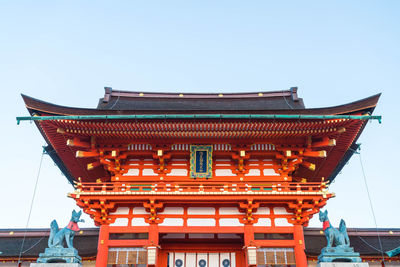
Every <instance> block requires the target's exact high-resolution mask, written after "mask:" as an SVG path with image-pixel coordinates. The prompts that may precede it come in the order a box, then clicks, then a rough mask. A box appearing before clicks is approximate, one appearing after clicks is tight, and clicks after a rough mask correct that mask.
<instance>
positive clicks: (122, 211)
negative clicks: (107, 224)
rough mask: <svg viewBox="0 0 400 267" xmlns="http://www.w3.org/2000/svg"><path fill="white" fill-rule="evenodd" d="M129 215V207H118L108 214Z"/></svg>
mask: <svg viewBox="0 0 400 267" xmlns="http://www.w3.org/2000/svg"><path fill="white" fill-rule="evenodd" d="M116 214H129V207H118V208H117V210H116V211H115V212H110V215H116Z"/></svg>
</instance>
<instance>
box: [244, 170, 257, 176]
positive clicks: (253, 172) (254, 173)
mask: <svg viewBox="0 0 400 267" xmlns="http://www.w3.org/2000/svg"><path fill="white" fill-rule="evenodd" d="M260 175H261V172H260V170H259V169H250V170H249V173H247V174H245V175H244V176H260Z"/></svg>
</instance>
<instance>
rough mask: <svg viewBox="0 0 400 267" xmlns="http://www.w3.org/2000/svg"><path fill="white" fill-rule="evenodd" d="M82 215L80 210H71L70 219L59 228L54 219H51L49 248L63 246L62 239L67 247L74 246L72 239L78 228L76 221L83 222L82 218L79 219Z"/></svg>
mask: <svg viewBox="0 0 400 267" xmlns="http://www.w3.org/2000/svg"><path fill="white" fill-rule="evenodd" d="M81 215H82V211H79V212H76V211H75V210H73V211H72V216H71V220H70V221H69V223H68V225H67V226H66V227H65V228H63V229H61V230H60V229H59V228H58V224H57V221H56V220H53V221H52V222H51V224H50V236H49V241H48V246H49V248H63V247H64V244H63V243H64V239H65V242H66V243H67V246H68V248H74V246H73V240H74V236H75V233H76V232H78V231H79V230H80V229H79V227H78V222H85V221H84V220H83V219H80V217H81Z"/></svg>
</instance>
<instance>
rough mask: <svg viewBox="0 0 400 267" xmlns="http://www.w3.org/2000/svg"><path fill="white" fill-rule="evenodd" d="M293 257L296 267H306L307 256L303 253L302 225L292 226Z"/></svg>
mask: <svg viewBox="0 0 400 267" xmlns="http://www.w3.org/2000/svg"><path fill="white" fill-rule="evenodd" d="M293 237H294V242H295V245H294V256H295V257H296V266H297V267H307V256H306V253H305V251H304V249H305V248H306V246H305V244H304V234H303V226H302V225H294V232H293Z"/></svg>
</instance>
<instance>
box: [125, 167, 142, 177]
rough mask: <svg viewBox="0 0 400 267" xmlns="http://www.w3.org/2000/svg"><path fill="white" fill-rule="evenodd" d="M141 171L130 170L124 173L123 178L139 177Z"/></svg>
mask: <svg viewBox="0 0 400 267" xmlns="http://www.w3.org/2000/svg"><path fill="white" fill-rule="evenodd" d="M138 175H139V169H129V170H128V172H127V173H124V174H123V175H122V176H138Z"/></svg>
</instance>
